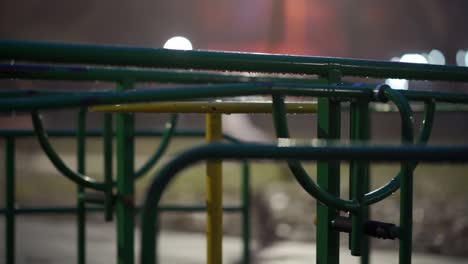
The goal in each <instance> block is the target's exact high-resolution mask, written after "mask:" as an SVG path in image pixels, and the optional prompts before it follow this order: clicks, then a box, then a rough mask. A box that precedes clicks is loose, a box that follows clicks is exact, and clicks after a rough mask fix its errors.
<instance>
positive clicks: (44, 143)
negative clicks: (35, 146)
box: [31, 111, 106, 190]
mask: <svg viewBox="0 0 468 264" xmlns="http://www.w3.org/2000/svg"><path fill="white" fill-rule="evenodd" d="M31 116H32V121H33V127H34V130H35V132H36V136H37V139H38V141H39V144H40V145H41V148H42V150H43V151H44V153H45V154H46V155H47V157H48V158H49V160H50V161H51V162H52V164H53V165H54V166H55V168H56V169H57V170H58V171H59V172H61V173H62V174H63V175H64V176H65V177H67V178H68V179H70V180H71V181H73V182H75V183H77V184H79V185H80V186H83V187H88V188H91V189H96V190H105V188H106V185H105V184H104V183H100V182H96V181H95V180H94V179H92V178H90V177H88V176H85V175H83V174H80V173H77V172H75V171H73V170H71V169H70V168H69V167H68V166H67V165H66V164H65V163H64V162H63V160H62V159H61V158H60V156H59V155H58V154H57V153H56V152H55V150H54V149H53V147H52V146H51V145H50V143H49V141H48V139H47V133H46V131H45V130H44V126H43V125H42V120H41V117H40V115H39V113H38V112H37V111H33V112H31Z"/></svg>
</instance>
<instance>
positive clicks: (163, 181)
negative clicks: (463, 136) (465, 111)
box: [140, 144, 468, 263]
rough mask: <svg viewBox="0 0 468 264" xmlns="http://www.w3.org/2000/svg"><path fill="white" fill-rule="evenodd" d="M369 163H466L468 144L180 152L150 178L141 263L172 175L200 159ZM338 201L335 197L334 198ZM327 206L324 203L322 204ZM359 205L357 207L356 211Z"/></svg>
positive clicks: (147, 259)
mask: <svg viewBox="0 0 468 264" xmlns="http://www.w3.org/2000/svg"><path fill="white" fill-rule="evenodd" d="M208 159H211V160H216V159H218V160H230V159H234V160H246V159H273V160H369V161H402V160H404V161H410V160H419V161H429V162H467V161H468V145H465V146H450V147H448V146H437V147H436V146H431V147H428V146H419V145H408V146H403V147H402V146H353V147H342V146H341V147H337V146H329V147H320V146H308V147H278V146H275V145H260V144H239V145H237V144H236V145H232V144H231V145H227V144H209V145H203V146H199V147H195V148H192V149H190V150H188V151H185V152H183V153H182V154H180V155H178V156H177V157H176V158H175V159H173V160H172V161H171V162H170V163H168V164H167V165H166V166H164V167H163V168H162V169H161V171H159V172H158V174H157V175H156V176H155V177H153V181H152V182H151V184H150V187H149V189H148V192H147V194H146V198H145V200H144V204H143V205H142V217H141V227H142V229H141V234H142V236H141V241H142V243H141V245H142V248H141V254H140V256H141V263H154V260H155V259H154V249H155V246H156V240H155V234H156V218H157V213H156V212H157V208H158V203H159V202H160V200H161V197H162V194H163V191H164V190H165V189H166V187H167V186H168V184H169V183H170V182H171V180H172V179H173V178H175V175H176V174H177V173H179V172H180V171H182V170H183V169H185V168H187V167H188V166H190V165H192V164H194V163H196V162H199V161H202V160H208ZM336 199H338V198H336ZM322 202H324V203H325V204H328V203H327V202H326V201H322ZM360 206H361V205H359V204H356V205H355V208H350V209H354V210H355V209H356V208H359V207H360Z"/></svg>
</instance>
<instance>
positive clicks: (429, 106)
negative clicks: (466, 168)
mask: <svg viewBox="0 0 468 264" xmlns="http://www.w3.org/2000/svg"><path fill="white" fill-rule="evenodd" d="M435 108H436V107H435V103H434V101H426V102H425V104H424V119H423V121H422V126H421V128H420V129H419V134H418V137H417V139H416V144H426V143H427V141H428V140H429V137H430V135H431V132H432V125H433V124H434V114H435ZM416 166H417V163H412V164H411V167H410V168H411V170H414V169H415V168H416ZM401 175H402V171H399V172H398V174H397V175H396V176H395V177H394V178H393V179H392V180H390V182H388V184H386V185H384V186H382V187H380V188H379V189H377V190H374V191H372V192H370V193H368V194H366V195H365V200H364V204H365V205H370V204H374V203H377V202H379V201H382V200H383V199H385V198H387V197H388V196H389V195H390V194H392V193H393V192H395V191H396V190H398V188H399V187H400V177H401Z"/></svg>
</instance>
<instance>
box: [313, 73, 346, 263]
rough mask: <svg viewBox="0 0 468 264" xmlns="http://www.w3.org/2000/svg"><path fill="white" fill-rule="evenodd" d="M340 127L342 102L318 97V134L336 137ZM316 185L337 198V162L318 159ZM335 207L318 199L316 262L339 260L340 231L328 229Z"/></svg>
mask: <svg viewBox="0 0 468 264" xmlns="http://www.w3.org/2000/svg"><path fill="white" fill-rule="evenodd" d="M328 78H329V81H330V83H331V84H339V83H340V82H341V73H340V72H339V71H330V73H329V74H328ZM340 129H341V104H340V103H339V102H337V101H336V100H333V99H330V98H318V117H317V137H318V138H319V139H326V140H339V139H340ZM317 184H318V185H319V186H320V188H322V189H324V190H326V191H327V192H328V193H329V194H331V195H333V196H335V197H340V162H339V161H338V160H336V161H326V162H323V161H319V162H317ZM339 215H340V213H339V211H338V209H337V208H333V207H328V206H326V205H324V204H323V203H321V202H319V201H317V228H316V230H317V231H316V233H317V242H316V243H317V255H316V262H317V264H338V263H339V262H340V234H339V232H337V231H335V230H333V229H331V227H330V223H331V222H332V221H333V220H334V219H335V218H336V217H337V216H339Z"/></svg>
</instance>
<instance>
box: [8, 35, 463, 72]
mask: <svg viewBox="0 0 468 264" xmlns="http://www.w3.org/2000/svg"><path fill="white" fill-rule="evenodd" d="M0 59H3V60H12V59H14V60H16V61H20V60H26V61H35V62H54V63H83V64H98V65H125V66H129V65H133V66H143V67H163V68H190V69H209V70H231V71H256V72H276V73H299V74H318V75H327V74H328V72H329V71H330V70H331V69H337V70H339V71H340V72H342V74H343V76H365V77H375V78H403V79H421V80H447V81H468V68H466V67H456V66H445V65H444V66H441V65H420V64H413V63H401V62H385V61H371V60H356V59H343V58H327V57H307V56H287V55H270V54H252V53H235V52H212V51H180V50H168V49H150V48H130V47H117V46H97V45H82V44H62V43H45V42H25V41H8V40H4V41H1V42H0Z"/></svg>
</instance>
